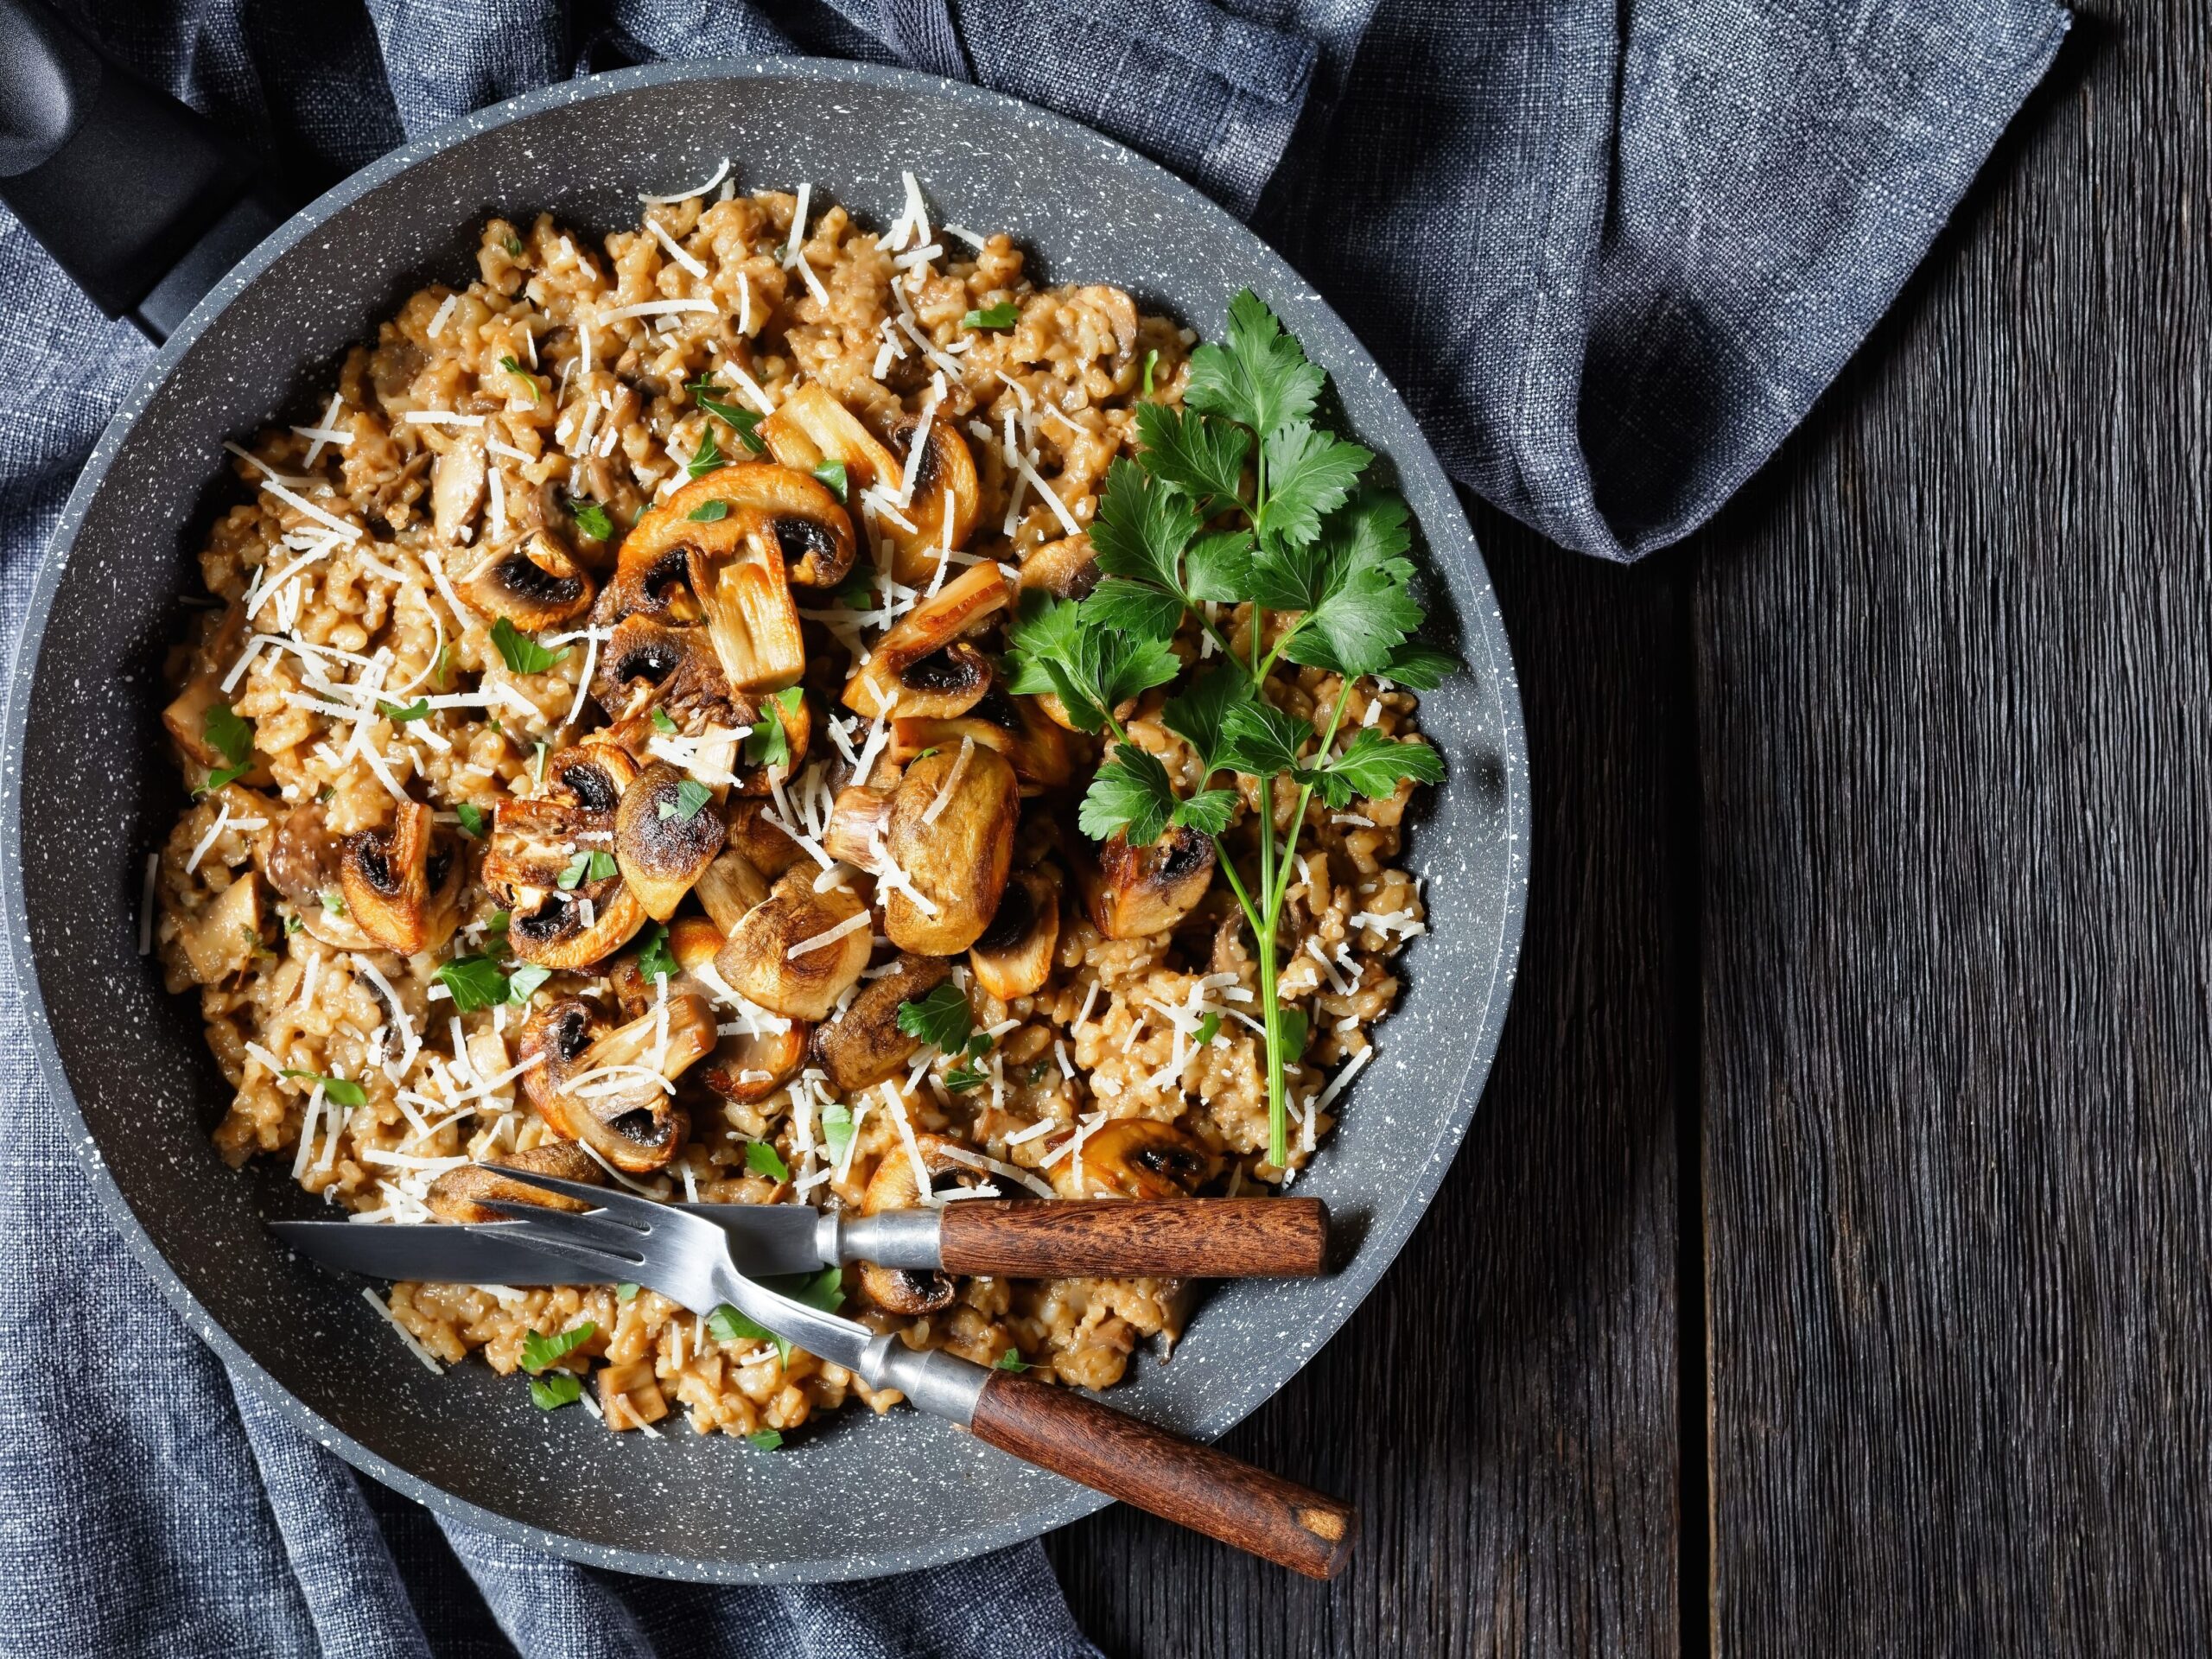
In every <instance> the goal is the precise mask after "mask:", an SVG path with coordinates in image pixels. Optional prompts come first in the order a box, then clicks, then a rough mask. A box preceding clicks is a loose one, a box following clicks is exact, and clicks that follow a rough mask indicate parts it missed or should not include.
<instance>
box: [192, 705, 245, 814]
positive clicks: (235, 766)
mask: <svg viewBox="0 0 2212 1659" xmlns="http://www.w3.org/2000/svg"><path fill="white" fill-rule="evenodd" d="M200 734H201V735H202V736H204V737H205V738H206V739H207V741H208V742H209V743H210V744H212V745H213V747H214V749H215V752H216V753H218V754H219V755H221V756H222V757H223V759H224V760H227V761H229V762H230V764H229V765H228V766H219V767H218V768H216V770H214V771H213V772H209V773H208V774H207V786H206V789H205V791H203V792H205V793H208V794H213V792H214V791H216V790H219V789H221V788H223V787H224V786H225V785H228V784H233V783H236V782H237V781H238V779H240V778H242V777H244V776H245V773H246V772H248V771H249V770H250V769H251V767H252V766H253V722H252V721H250V720H248V719H246V718H245V716H244V715H240V714H239V713H238V710H237V709H233V708H232V707H231V705H230V704H229V703H227V702H211V703H209V704H208V705H207V715H205V716H204V717H203V718H202V719H201V721H200Z"/></svg>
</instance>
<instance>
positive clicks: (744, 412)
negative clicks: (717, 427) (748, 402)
mask: <svg viewBox="0 0 2212 1659" xmlns="http://www.w3.org/2000/svg"><path fill="white" fill-rule="evenodd" d="M683 390H684V391H688V392H690V394H691V396H692V397H693V398H694V399H695V400H696V402H697V404H698V405H699V407H700V408H702V409H703V410H706V411H707V413H708V414H709V415H711V416H714V417H715V419H716V420H718V421H721V423H723V424H724V425H726V426H728V428H729V429H730V430H731V431H733V432H734V433H736V434H737V441H738V442H740V443H741V444H743V445H744V446H745V447H746V448H747V449H749V450H751V451H752V452H753V454H756V455H759V454H766V453H767V449H768V446H767V444H766V442H763V441H762V439H761V436H760V420H761V417H760V414H759V413H758V412H756V411H755V410H750V409H741V408H739V407H738V406H737V405H736V404H733V403H731V402H730V401H729V400H728V391H727V389H726V388H724V387H722V386H721V385H718V384H717V383H715V381H713V380H709V379H705V378H701V379H697V380H690V381H686V382H685V383H684V386H683Z"/></svg>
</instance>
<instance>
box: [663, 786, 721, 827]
mask: <svg viewBox="0 0 2212 1659" xmlns="http://www.w3.org/2000/svg"><path fill="white" fill-rule="evenodd" d="M714 798H715V791H713V790H711V789H709V788H708V787H707V786H706V785H704V784H702V783H701V782H700V781H699V780H698V779H696V778H686V779H684V780H683V782H682V783H680V784H678V785H677V786H676V798H675V799H674V800H672V801H657V802H655V803H654V808H653V810H655V811H657V812H658V814H659V815H660V817H662V818H663V819H664V820H666V819H669V818H674V819H677V821H678V822H680V823H690V822H691V820H692V819H694V818H696V817H698V816H699V814H700V813H702V812H703V811H705V810H706V809H707V804H708V803H709V801H712V800H713V799H714Z"/></svg>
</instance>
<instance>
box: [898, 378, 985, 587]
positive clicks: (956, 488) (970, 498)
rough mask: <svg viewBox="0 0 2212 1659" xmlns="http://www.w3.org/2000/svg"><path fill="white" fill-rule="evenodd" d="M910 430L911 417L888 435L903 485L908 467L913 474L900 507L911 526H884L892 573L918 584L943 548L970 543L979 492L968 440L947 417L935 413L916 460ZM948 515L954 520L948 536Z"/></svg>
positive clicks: (928, 575)
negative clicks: (906, 494)
mask: <svg viewBox="0 0 2212 1659" xmlns="http://www.w3.org/2000/svg"><path fill="white" fill-rule="evenodd" d="M914 435H915V423H914V422H913V421H912V419H908V420H905V421H901V422H900V423H899V424H898V425H897V426H895V427H894V428H893V429H892V435H891V447H892V448H893V449H894V450H895V451H897V452H898V454H899V455H900V457H901V460H900V461H899V474H898V478H899V486H900V487H901V488H902V489H903V488H904V486H905V483H906V474H907V473H908V471H910V470H911V471H912V474H913V479H914V487H913V489H912V492H911V493H909V494H908V496H907V501H906V507H905V508H904V509H903V510H902V511H903V515H904V517H905V518H906V521H907V523H909V524H912V525H913V528H912V530H908V529H906V527H905V526H904V525H901V524H897V523H895V522H887V523H886V524H885V526H884V531H885V539H886V540H887V541H888V542H889V543H891V574H892V575H894V576H896V577H897V578H898V579H899V581H901V582H906V583H909V584H911V585H914V586H918V585H919V584H921V583H923V582H927V581H928V580H929V579H930V578H931V576H932V575H935V574H936V573H937V567H938V561H939V560H940V559H942V558H943V557H944V550H945V549H946V548H947V547H951V548H954V549H959V548H963V547H965V546H967V545H968V537H969V536H970V535H972V534H973V533H974V531H975V529H976V512H977V511H978V509H979V508H980V506H981V505H982V499H983V493H982V486H980V485H979V484H978V482H977V480H976V458H975V457H974V456H973V455H971V454H969V452H968V440H967V439H965V438H963V437H962V436H961V435H960V431H959V429H958V428H957V427H956V426H954V425H953V424H952V423H951V422H950V421H948V420H946V419H945V418H944V416H937V417H935V418H933V419H932V420H931V422H930V429H929V435H928V437H927V438H926V439H925V441H924V442H925V445H926V447H925V448H924V449H923V451H922V454H921V457H920V459H919V461H909V460H907V459H906V457H907V456H909V455H910V454H911V452H912V448H913V444H914V442H915V436H914ZM948 517H949V518H950V519H951V521H952V524H951V530H950V536H949V537H948V535H947V531H946V527H945V520H946V518H948Z"/></svg>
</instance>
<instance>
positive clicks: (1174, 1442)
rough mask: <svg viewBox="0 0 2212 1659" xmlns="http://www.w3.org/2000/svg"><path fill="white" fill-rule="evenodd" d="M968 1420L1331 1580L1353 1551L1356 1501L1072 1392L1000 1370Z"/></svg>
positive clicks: (1178, 1519)
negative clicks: (1311, 1487) (1325, 1494)
mask: <svg viewBox="0 0 2212 1659" xmlns="http://www.w3.org/2000/svg"><path fill="white" fill-rule="evenodd" d="M1261 1202H1262V1203H1267V1204H1274V1203H1280V1202H1281V1200H1279V1199H1274V1198H1267V1199H1262V1200H1261ZM969 1427H971V1428H972V1429H973V1430H974V1432H975V1434H976V1438H977V1439H978V1440H984V1441H987V1442H988V1443H989V1444H990V1445H992V1446H997V1447H998V1448H999V1449H1000V1450H1001V1452H1012V1453H1013V1454H1014V1456H1015V1457H1017V1458H1020V1459H1022V1460H1023V1461H1025V1462H1027V1463H1033V1464H1035V1465H1038V1466H1039V1468H1044V1469H1050V1470H1051V1471H1052V1472H1053V1473H1054V1474H1056V1475H1065V1476H1066V1477H1067V1478H1069V1479H1070V1480H1073V1481H1079V1482H1081V1483H1082V1484H1084V1485H1085V1486H1088V1487H1090V1489H1091V1490H1092V1491H1100V1492H1105V1493H1107V1494H1108V1495H1109V1496H1110V1497H1118V1498H1120V1499H1121V1500H1122V1502H1123V1503H1134V1504H1135V1505H1136V1506H1137V1508H1139V1509H1141V1510H1150V1511H1151V1512H1152V1513H1153V1514H1154V1515H1157V1516H1161V1517H1163V1518H1164V1519H1166V1520H1169V1521H1173V1522H1175V1523H1176V1525H1178V1526H1182V1527H1188V1528H1190V1529H1192V1531H1194V1532H1202V1533H1204V1534H1205V1535H1206V1536H1208V1537H1209V1538H1217V1539H1219V1540H1220V1541H1222V1542H1223V1543H1224V1544H1230V1545H1234V1546H1235V1547H1236V1548H1238V1549H1241V1550H1244V1551H1246V1552H1248V1553H1249V1554H1254V1555H1257V1556H1259V1557H1260V1558H1261V1559H1262V1560H1269V1561H1273V1562H1274V1563H1275V1564H1276V1565H1277V1566H1278V1567H1288V1568H1290V1569H1291V1570H1292V1571H1293V1572H1294V1573H1304V1574H1305V1575H1306V1577H1307V1578H1309V1579H1332V1578H1334V1577H1336V1575H1337V1574H1338V1573H1341V1572H1342V1571H1344V1563H1345V1561H1346V1560H1349V1559H1350V1558H1351V1546H1352V1539H1353V1536H1354V1535H1355V1534H1357V1531H1358V1529H1359V1512H1358V1511H1357V1510H1355V1509H1353V1508H1352V1507H1351V1505H1350V1504H1349V1503H1338V1501H1337V1500H1336V1499H1335V1498H1333V1497H1323V1496H1322V1495H1321V1494H1320V1493H1319V1492H1316V1491H1311V1490H1309V1489H1308V1488H1306V1487H1304V1486H1300V1485H1299V1484H1296V1483H1295V1482H1293V1481H1287V1480H1284V1479H1282V1478H1280V1477H1278V1476H1275V1475H1271V1474H1269V1473H1268V1472H1267V1471H1266V1470H1264V1469H1255V1468H1254V1467H1253V1466H1252V1465H1250V1464H1249V1463H1240V1462H1238V1461H1237V1460H1236V1459H1235V1458H1232V1457H1230V1456H1229V1455H1228V1454H1227V1453H1225V1452H1217V1451H1215V1450H1214V1449H1213V1447H1211V1446H1200V1445H1199V1444H1198V1443H1197V1442H1196V1441H1194V1440H1185V1439H1183V1438H1182V1436H1180V1435H1179V1434H1171V1433H1168V1432H1167V1431H1166V1429H1164V1428H1155V1427H1153V1426H1152V1425H1151V1424H1150V1423H1147V1422H1141V1421H1138V1420H1137V1419H1136V1418H1135V1417H1128V1416H1125V1415H1123V1414H1122V1413H1120V1412H1118V1411H1115V1410H1113V1409H1111V1408H1109V1407H1106V1406H1102V1405H1100V1404H1098V1403H1097V1402H1096V1401H1092V1400H1087V1399H1085V1398H1084V1396H1083V1395H1079V1394H1077V1393H1076V1392H1075V1390H1074V1389H1061V1388H1054V1387H1052V1385H1051V1384H1050V1383H1036V1382H1033V1381H1031V1380H1030V1379H1029V1378H1027V1377H1024V1376H1009V1375H1006V1374H1003V1373H997V1372H995V1373H993V1375H992V1376H991V1378H990V1380H989V1381H988V1382H987V1383H984V1385H983V1394H982V1399H981V1400H979V1401H977V1402H976V1415H975V1418H974V1420H973V1421H972V1422H971V1423H970V1425H969Z"/></svg>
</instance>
